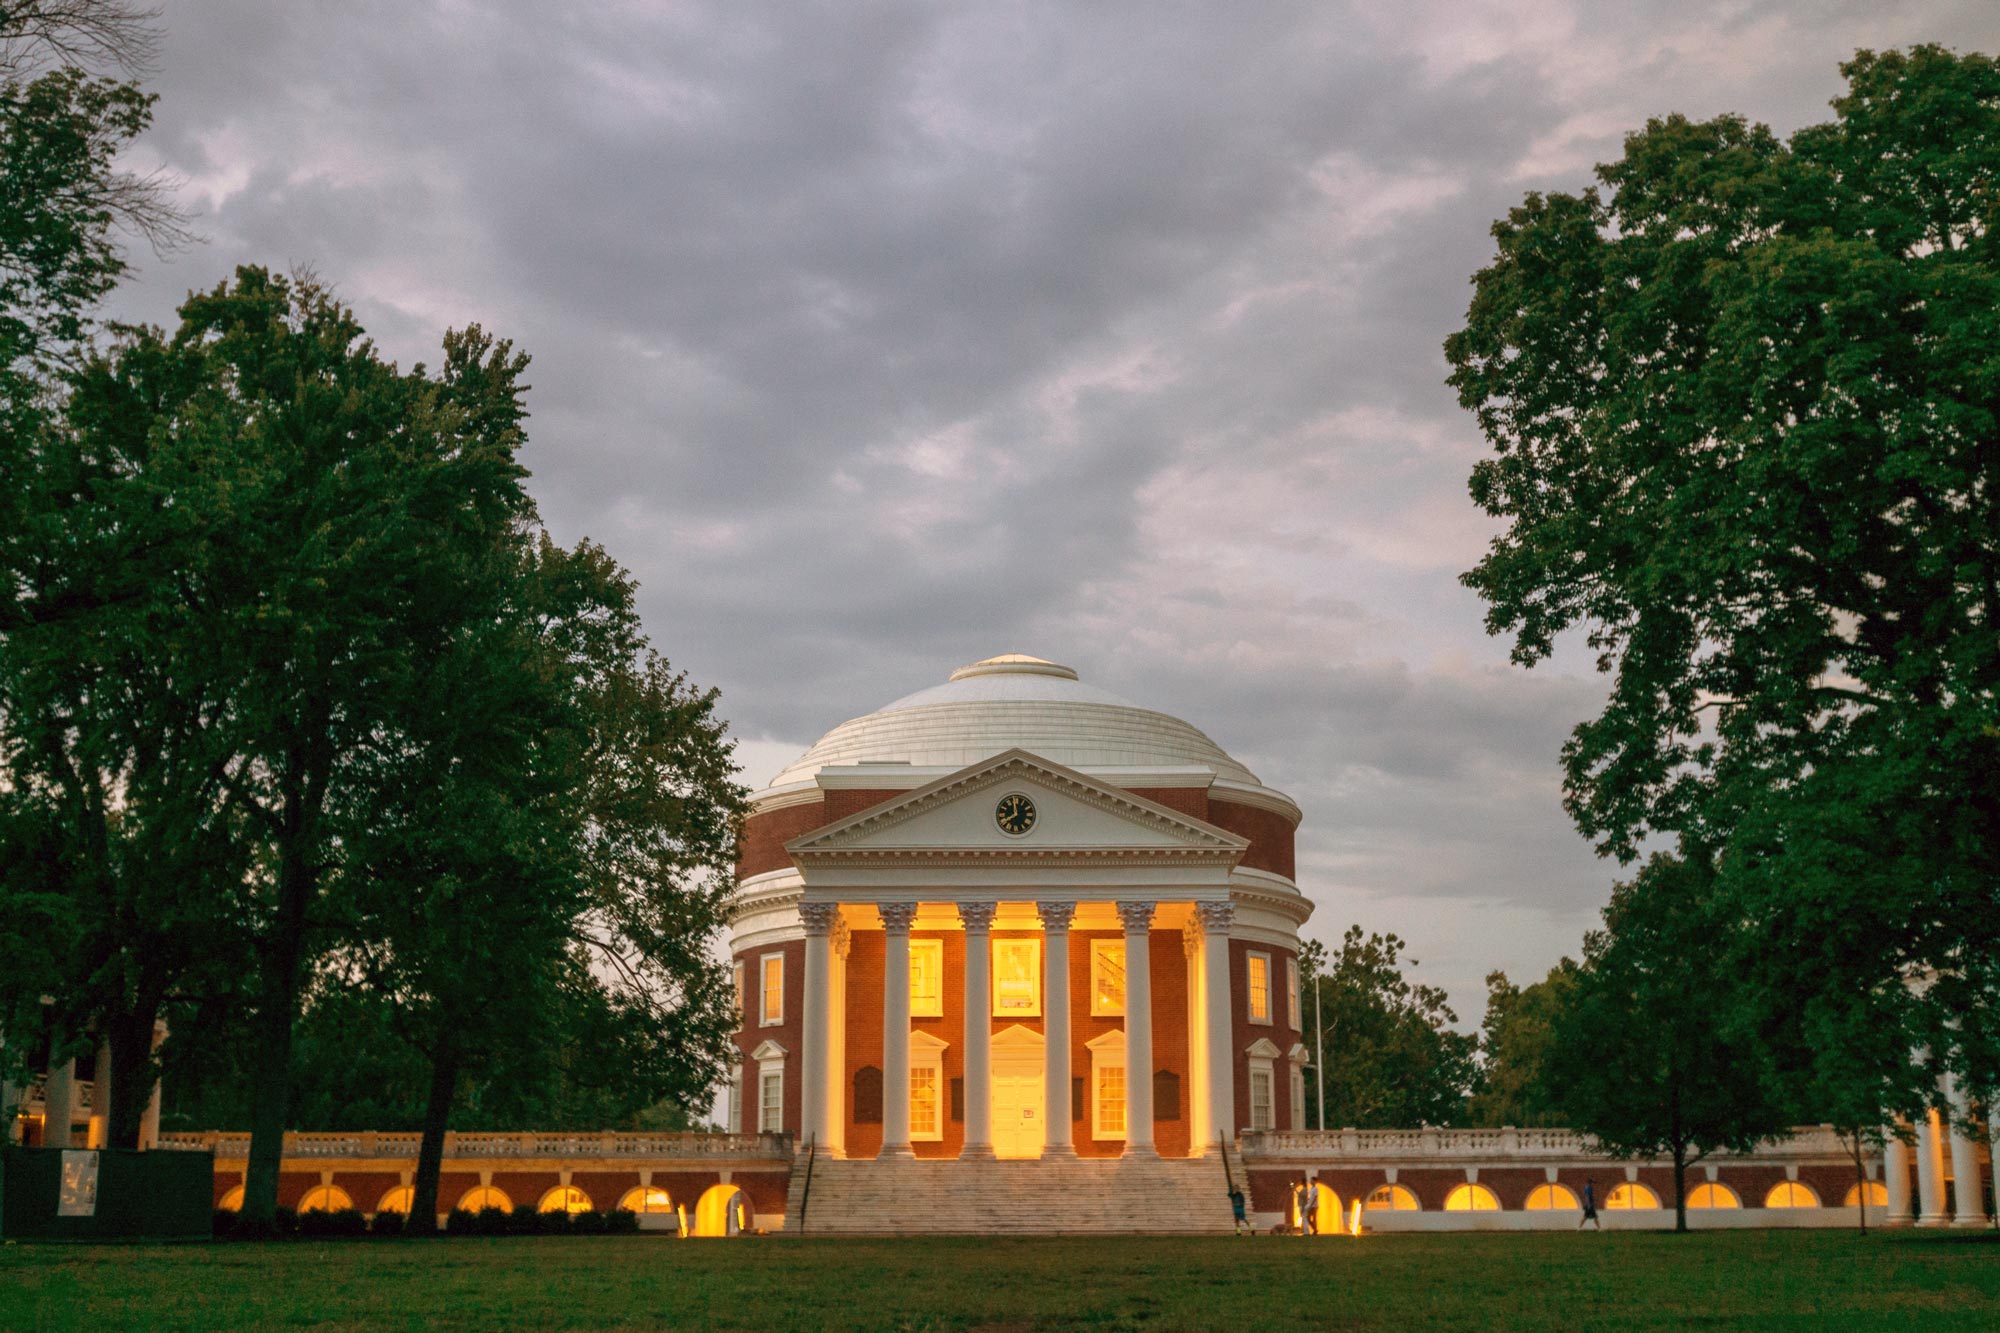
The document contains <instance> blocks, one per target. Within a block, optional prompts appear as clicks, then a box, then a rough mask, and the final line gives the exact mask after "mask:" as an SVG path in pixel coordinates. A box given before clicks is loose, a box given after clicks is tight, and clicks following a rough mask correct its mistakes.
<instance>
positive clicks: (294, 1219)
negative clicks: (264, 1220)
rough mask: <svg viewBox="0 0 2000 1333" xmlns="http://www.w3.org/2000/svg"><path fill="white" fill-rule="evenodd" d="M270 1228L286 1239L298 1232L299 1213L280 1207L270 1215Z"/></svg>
mask: <svg viewBox="0 0 2000 1333" xmlns="http://www.w3.org/2000/svg"><path fill="white" fill-rule="evenodd" d="M271 1229H272V1230H273V1231H275V1232H276V1233H277V1234H278V1235H280V1236H282V1237H285V1238H287V1239H289V1238H291V1237H293V1236H296V1235H298V1234H299V1215H298V1214H297V1213H296V1212H294V1211H293V1210H292V1209H290V1208H280V1209H278V1210H277V1211H276V1212H275V1213H273V1214H272V1215H271Z"/></svg>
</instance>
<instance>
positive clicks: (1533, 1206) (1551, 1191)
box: [1521, 1185, 1609, 1213]
mask: <svg viewBox="0 0 2000 1333" xmlns="http://www.w3.org/2000/svg"><path fill="white" fill-rule="evenodd" d="M1521 1206H1522V1207H1523V1208H1525V1209H1527V1210H1528V1211H1529V1212H1531V1213H1551V1212H1557V1211H1560V1210H1562V1209H1566V1208H1575V1209H1581V1208H1582V1207H1583V1201H1582V1200H1581V1199H1579V1198H1577V1197H1576V1191H1575V1190H1573V1189H1571V1188H1570V1187H1569V1186H1567V1185H1537V1186H1535V1187H1534V1188H1533V1189H1532V1190H1529V1191H1528V1201H1527V1202H1526V1203H1524V1204H1522V1205H1521ZM1607 1206H1609V1205H1607Z"/></svg>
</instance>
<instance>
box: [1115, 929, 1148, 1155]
mask: <svg viewBox="0 0 2000 1333" xmlns="http://www.w3.org/2000/svg"><path fill="white" fill-rule="evenodd" d="M1118 916H1119V919H1120V920H1122V921H1123V922H1124V923H1125V1155H1126V1156H1127V1157H1151V1156H1154V1155H1155V1150H1154V1147H1153V963H1152V941H1153V904H1152V903H1149V902H1121V903H1119V904H1118Z"/></svg>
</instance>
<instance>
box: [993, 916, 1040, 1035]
mask: <svg viewBox="0 0 2000 1333" xmlns="http://www.w3.org/2000/svg"><path fill="white" fill-rule="evenodd" d="M1041 1012H1042V942H1041V941H1040V940H1039V939H1018V938H1007V939H1003V938H1000V937H999V936H995V937H994V940H993V1015H994V1017H996V1018H1038V1017H1040V1016H1041Z"/></svg>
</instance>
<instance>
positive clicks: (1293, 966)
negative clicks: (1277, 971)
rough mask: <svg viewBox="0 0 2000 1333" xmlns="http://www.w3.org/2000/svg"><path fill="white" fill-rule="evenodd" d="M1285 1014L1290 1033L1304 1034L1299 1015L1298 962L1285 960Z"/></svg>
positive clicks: (1296, 960) (1303, 1025)
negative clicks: (1289, 1022)
mask: <svg viewBox="0 0 2000 1333" xmlns="http://www.w3.org/2000/svg"><path fill="white" fill-rule="evenodd" d="M1285 1013H1286V1014H1287V1015H1288V1016H1289V1017H1290V1019H1291V1022H1292V1031H1294V1032H1304V1031H1305V1030H1306V1025H1305V1023H1304V1022H1302V1021H1301V1019H1300V1014H1299V960H1298V959H1296V958H1287V959H1286V960H1285Z"/></svg>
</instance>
